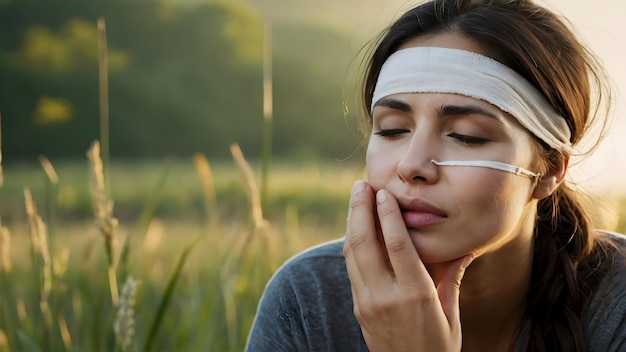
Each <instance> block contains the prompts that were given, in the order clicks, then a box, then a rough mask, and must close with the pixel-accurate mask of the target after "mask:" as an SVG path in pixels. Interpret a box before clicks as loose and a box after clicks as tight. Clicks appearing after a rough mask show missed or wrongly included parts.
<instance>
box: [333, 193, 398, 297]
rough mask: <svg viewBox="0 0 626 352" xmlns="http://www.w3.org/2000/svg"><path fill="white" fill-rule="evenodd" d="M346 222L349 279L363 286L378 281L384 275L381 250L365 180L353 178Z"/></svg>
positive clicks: (345, 247) (370, 197)
mask: <svg viewBox="0 0 626 352" xmlns="http://www.w3.org/2000/svg"><path fill="white" fill-rule="evenodd" d="M348 212H349V216H348V225H347V231H346V238H345V240H344V248H343V252H344V256H345V257H346V266H347V269H348V270H349V271H348V275H349V276H350V278H351V280H352V277H353V276H356V275H358V276H359V277H360V278H359V279H357V278H356V277H355V278H354V279H355V282H359V283H361V284H362V285H364V286H367V284H368V282H369V283H371V284H374V283H378V282H379V280H381V275H383V274H384V273H386V274H387V276H389V275H388V273H389V272H388V270H387V269H386V265H385V257H384V250H383V249H382V247H381V245H380V242H379V240H378V238H377V231H376V223H375V219H374V195H373V192H372V189H371V188H370V186H369V185H368V184H367V183H366V182H365V181H357V182H356V183H355V184H354V186H353V190H352V195H351V197H350V209H349V210H348Z"/></svg>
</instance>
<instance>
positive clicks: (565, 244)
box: [526, 184, 604, 352]
mask: <svg viewBox="0 0 626 352" xmlns="http://www.w3.org/2000/svg"><path fill="white" fill-rule="evenodd" d="M537 214H538V218H537V223H536V226H535V245H534V257H533V268H532V280H531V287H530V291H529V297H528V305H527V308H526V309H527V312H526V315H527V317H528V319H529V320H530V324H531V328H530V332H529V339H528V350H529V351H537V352H539V351H572V352H575V351H580V352H584V351H585V339H584V331H583V324H582V320H581V316H582V311H583V308H584V307H585V303H586V302H587V300H588V299H589V297H590V296H591V293H592V292H593V290H594V288H595V287H596V286H597V284H598V281H599V275H598V274H599V270H598V268H599V265H600V261H601V259H600V258H601V256H600V255H598V251H601V250H602V248H604V245H602V243H603V241H601V240H600V237H599V236H598V235H597V234H596V232H595V230H594V229H593V228H592V225H591V221H590V218H589V216H588V215H587V214H586V213H585V211H584V209H583V207H582V204H581V203H580V202H579V201H578V200H577V198H576V196H575V194H574V192H573V190H572V189H570V188H568V187H567V185H565V184H562V185H561V186H560V187H558V188H557V190H556V191H555V192H554V193H553V194H552V195H551V196H550V197H548V198H545V199H542V200H541V201H539V204H538V207H537Z"/></svg>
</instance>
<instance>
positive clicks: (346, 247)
mask: <svg viewBox="0 0 626 352" xmlns="http://www.w3.org/2000/svg"><path fill="white" fill-rule="evenodd" d="M366 242H367V234H365V233H363V232H353V233H350V235H349V236H346V238H345V240H344V243H343V255H344V256H346V255H348V254H350V253H351V252H352V253H353V252H358V251H360V250H361V249H362V248H363V247H365V244H366Z"/></svg>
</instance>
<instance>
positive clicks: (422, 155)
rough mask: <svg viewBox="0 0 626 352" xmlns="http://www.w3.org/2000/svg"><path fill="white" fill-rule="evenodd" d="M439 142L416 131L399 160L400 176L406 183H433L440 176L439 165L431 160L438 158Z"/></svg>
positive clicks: (397, 169) (398, 170) (398, 171)
mask: <svg viewBox="0 0 626 352" xmlns="http://www.w3.org/2000/svg"><path fill="white" fill-rule="evenodd" d="M436 149H437V144H436V143H434V141H432V140H429V138H428V136H426V135H421V136H420V134H418V133H415V134H414V135H413V136H412V138H411V142H410V143H409V145H408V148H407V150H406V151H405V153H404V155H403V156H402V158H401V159H400V161H399V162H398V165H397V168H396V171H397V174H398V177H399V178H400V179H401V180H402V181H403V182H405V183H423V184H431V183H435V182H437V179H438V177H439V175H438V171H437V167H436V166H435V165H434V164H432V163H431V162H430V161H431V160H432V159H436Z"/></svg>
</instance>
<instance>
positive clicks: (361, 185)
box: [352, 180, 365, 196]
mask: <svg viewBox="0 0 626 352" xmlns="http://www.w3.org/2000/svg"><path fill="white" fill-rule="evenodd" d="M364 189H365V181H363V180H358V181H356V182H355V183H354V185H353V186H352V195H353V196H354V195H357V194H359V193H360V192H361V191H363V190H364Z"/></svg>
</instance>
